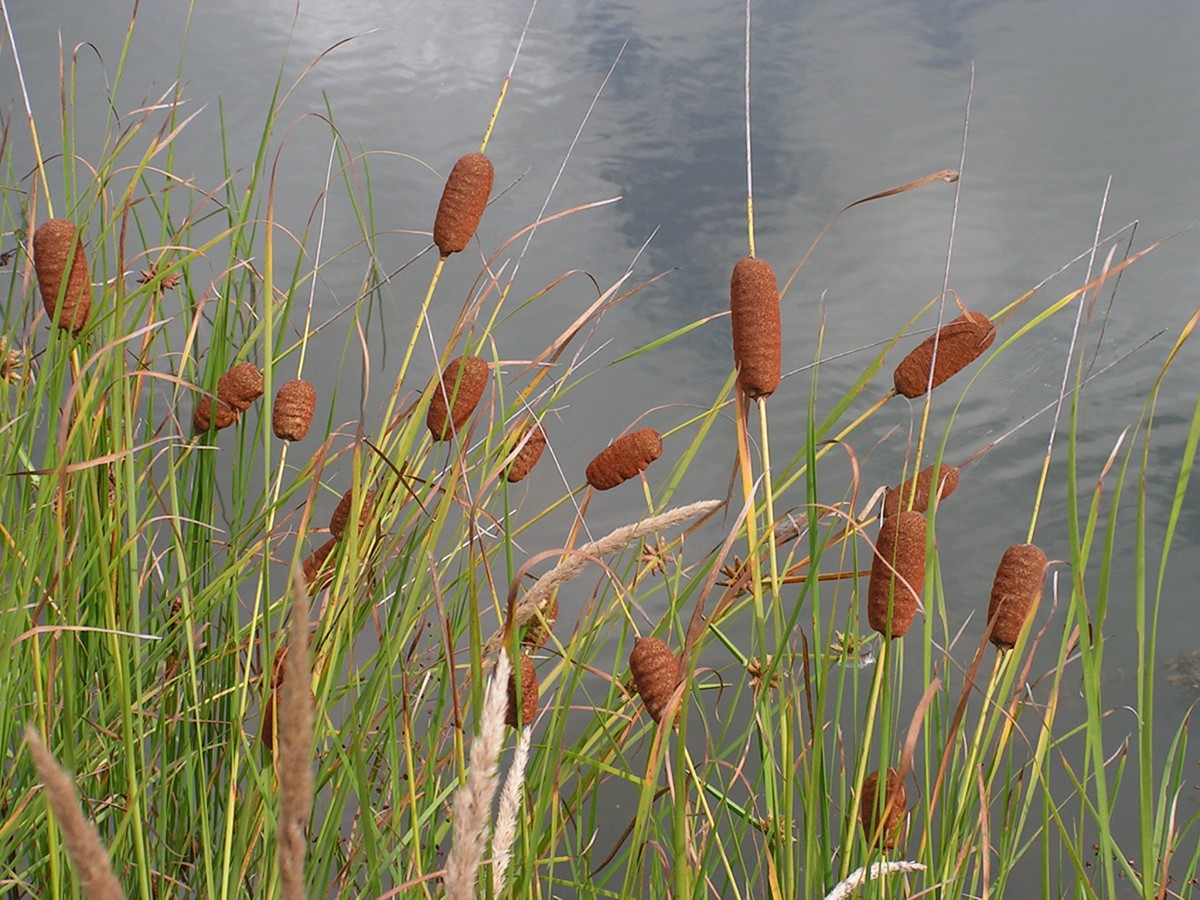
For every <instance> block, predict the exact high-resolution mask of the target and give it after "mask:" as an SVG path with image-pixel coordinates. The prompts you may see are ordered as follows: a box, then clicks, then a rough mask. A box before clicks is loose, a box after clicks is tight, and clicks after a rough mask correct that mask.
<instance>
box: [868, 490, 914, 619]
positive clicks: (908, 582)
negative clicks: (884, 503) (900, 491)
mask: <svg viewBox="0 0 1200 900" xmlns="http://www.w3.org/2000/svg"><path fill="white" fill-rule="evenodd" d="M924 584H925V516H924V514H923V513H919V512H916V511H914V510H909V511H907V512H902V513H897V514H896V515H894V516H892V517H891V518H889V519H884V520H883V525H881V526H880V528H879V537H878V538H877V539H876V541H875V557H874V559H872V560H871V580H870V582H869V583H868V585H867V621H868V622H869V623H870V624H871V627H872V628H874V629H875V630H876V631H878V632H879V633H880V634H882V635H883V636H884V637H894V638H898V637H904V635H905V634H907V633H908V629H909V627H910V626H911V625H912V621H913V617H914V616H915V615H916V614H917V600H918V598H919V597H920V595H921V588H922V587H923V586H924ZM893 598H894V599H893ZM889 611H890V612H891V619H890V623H891V624H890V627H889V619H888V612H889Z"/></svg>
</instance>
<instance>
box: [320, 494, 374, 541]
mask: <svg viewBox="0 0 1200 900" xmlns="http://www.w3.org/2000/svg"><path fill="white" fill-rule="evenodd" d="M374 505H375V491H373V490H370V491H367V492H366V494H364V495H363V501H362V512H360V513H359V514H358V527H359V528H362V527H363V526H364V525H366V524H367V523H368V522H369V521H371V508H372V507H373V506H374ZM353 508H354V488H350V490H348V491H346V493H344V494H342V499H341V501H340V502H339V503H338V505H337V509H335V510H334V511H333V515H332V516H330V517H329V533H330V534H332V535H333V539H334V540H335V541H340V540H341V539H342V537H343V536H344V535H345V534H346V525H347V524H348V523H349V521H350V511H351V509H353Z"/></svg>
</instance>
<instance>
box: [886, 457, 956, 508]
mask: <svg viewBox="0 0 1200 900" xmlns="http://www.w3.org/2000/svg"><path fill="white" fill-rule="evenodd" d="M913 481H914V479H912V478H909V479H908V480H907V481H905V482H903V483H902V484H901V485H900V486H899V487H894V488H888V489H887V493H886V494H884V496H883V515H884V517H887V516H894V515H895V514H896V513H898V512H900V510H901V509H903V508H905V507H906V506H907V504H908V503H909V501H910V500H911V501H912V508H913V510H914V511H915V512H921V513H923V512H925V511H926V510H927V509H929V498H930V497H931V496H932V488H933V466H927V467H926V468H924V469H922V470H921V471H920V472H918V473H917V475H916V478H915V481H916V486H917V491H916V495H915V496H914V495H913ZM957 489H958V469H956V468H955V467H954V466H951V465H947V464H945V463H942V466H941V475H940V477H939V480H938V492H937V497H938V501H939V502H940V501H942V500H945V499H946V498H947V497H949V496H950V495H951V494H953V493H954V492H955V490H957Z"/></svg>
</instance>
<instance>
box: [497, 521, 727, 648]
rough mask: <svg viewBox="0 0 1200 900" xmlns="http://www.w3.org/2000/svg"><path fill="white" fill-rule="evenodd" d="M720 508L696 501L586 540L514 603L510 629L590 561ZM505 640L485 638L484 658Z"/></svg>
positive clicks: (502, 634)
mask: <svg viewBox="0 0 1200 900" xmlns="http://www.w3.org/2000/svg"><path fill="white" fill-rule="evenodd" d="M720 505H721V501H720V500H697V501H696V502H695V503H688V504H686V505H685V506H677V507H675V508H674V509H669V510H667V511H666V512H664V513H660V514H659V515H657V516H650V517H649V518H647V519H642V520H641V521H639V522H634V523H632V524H631V525H622V526H621V527H620V528H616V529H613V530H612V531H611V532H609V533H608V534H606V535H605V536H604V537H602V538H600V539H599V540H597V541H588V542H587V543H586V544H584V545H583V546H582V547H580V548H579V550H578V551H577V552H575V553H569V554H567V555H566V556H565V557H564V559H563V561H562V562H560V563H559V564H558V565H556V566H555V567H554V568H553V569H551V570H550V571H549V572H547V573H546V574H545V575H543V576H542V577H541V578H539V579H538V580H537V581H535V582H534V583H533V586H532V587H531V588H530V589H529V590H528V591H526V592H525V596H524V597H522V598H521V602H520V603H518V604H517V609H516V613H515V614H514V616H513V622H512V627H514V628H519V627H521V626H522V625H524V624H525V623H526V622H528V621H529V620H530V619H531V618H533V616H534V614H535V613H536V611H537V610H538V609H540V608H541V606H542V605H543V604H544V603H545V602H546V600H547V598H548V597H550V596H551V595H552V594H553V593H554V592H555V591H556V590H558V589H559V588H560V587H562V586H563V585H564V584H566V583H567V582H568V581H570V580H571V579H572V578H574V577H575V576H577V575H578V574H579V573H580V572H582V571H583V570H584V569H585V568H586V567H587V564H588V562H589V561H590V560H592V559H603V558H604V557H606V556H608V555H609V554H611V553H616V552H617V551H618V550H623V549H625V548H626V547H628V546H629V545H630V544H631V543H633V542H634V541H636V540H638V539H639V538H642V537H645V536H646V535H648V534H653V533H654V532H655V531H661V530H662V529H664V528H670V527H672V526H674V525H678V524H680V523H681V522H687V521H690V520H692V519H696V518H699V517H700V516H703V515H705V514H707V513H710V512H712V511H713V510H714V509H716V508H717V507H719V506H720ZM504 640H505V631H504V629H503V628H500V629H498V630H497V631H496V632H495V633H493V634H492V636H491V637H490V638H488V640H487V643H486V644H485V645H484V648H483V656H485V657H488V658H490V657H492V656H493V655H494V654H496V653H497V652H498V651H499V649H500V647H501V646H503V643H504Z"/></svg>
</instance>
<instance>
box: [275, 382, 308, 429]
mask: <svg viewBox="0 0 1200 900" xmlns="http://www.w3.org/2000/svg"><path fill="white" fill-rule="evenodd" d="M316 408H317V389H316V388H315V387H313V386H312V383H311V382H309V381H305V380H304V379H303V378H300V379H297V380H296V381H289V382H286V383H285V384H283V385H282V386H281V387H280V388H279V390H278V391H276V392H275V405H274V406H272V407H271V430H272V431H274V432H275V437H277V438H280V439H281V440H285V441H302V440H304V436H305V435H306V434H308V426H309V425H311V424H312V417H313V411H314V410H315V409H316Z"/></svg>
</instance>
